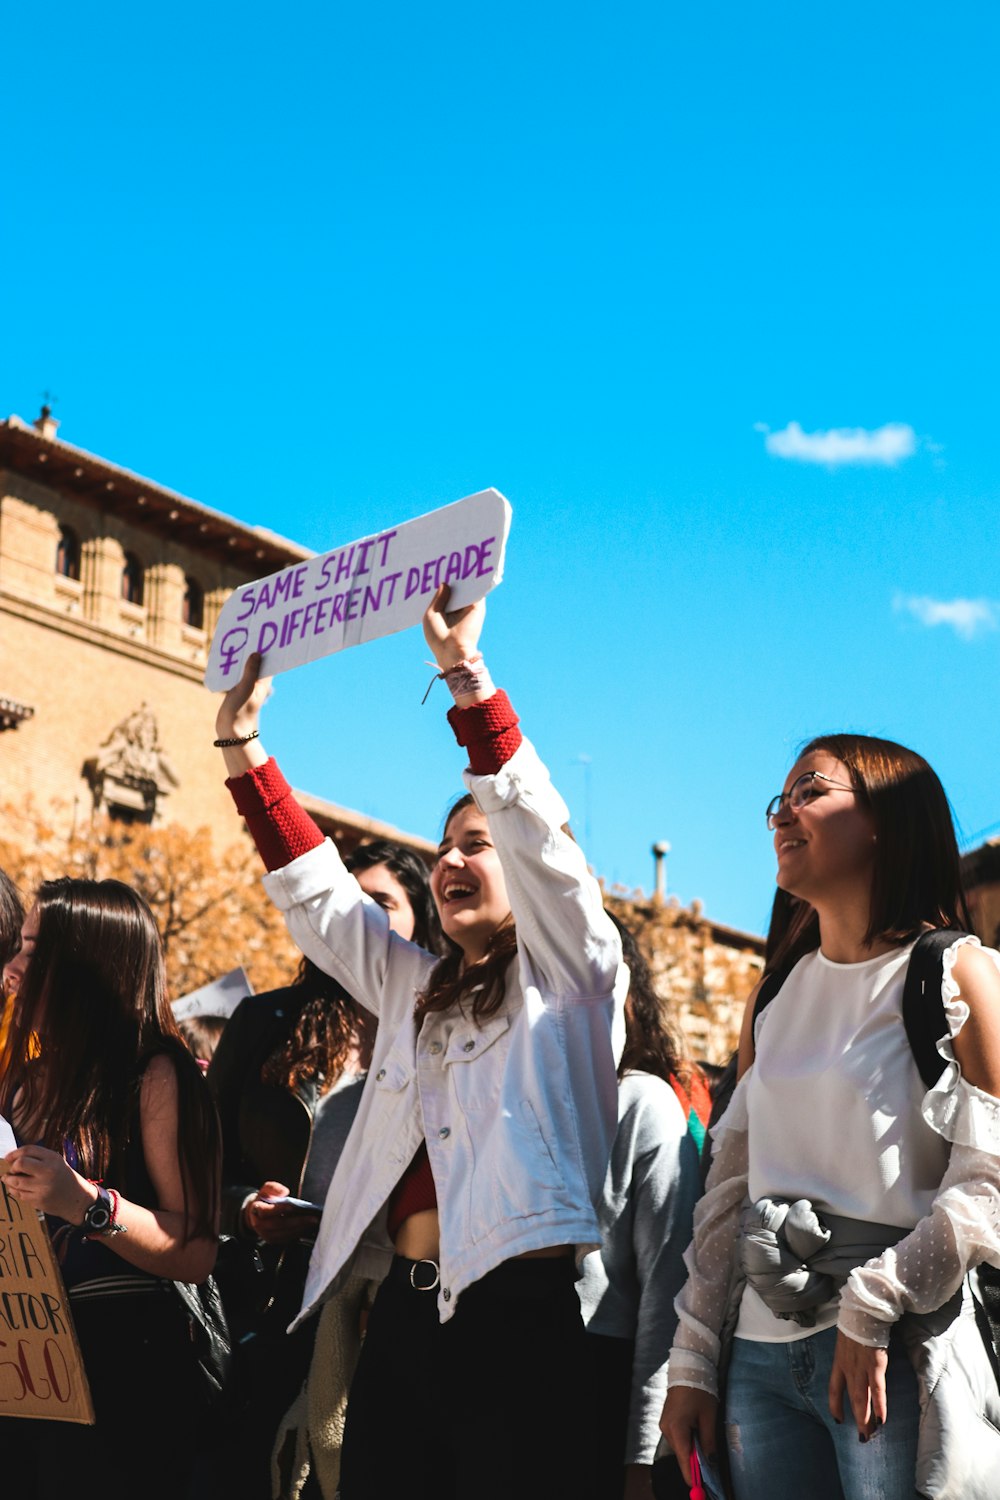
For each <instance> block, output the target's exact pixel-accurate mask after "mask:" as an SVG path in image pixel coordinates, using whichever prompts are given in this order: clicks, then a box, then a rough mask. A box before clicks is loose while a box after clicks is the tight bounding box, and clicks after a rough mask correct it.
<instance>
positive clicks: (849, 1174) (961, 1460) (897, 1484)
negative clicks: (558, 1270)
mask: <svg viewBox="0 0 1000 1500" xmlns="http://www.w3.org/2000/svg"><path fill="white" fill-rule="evenodd" d="M767 824H768V827H769V828H770V829H772V830H773V833H774V845H775V853H776V855H777V863H778V875H777V879H778V885H779V887H780V889H781V891H782V892H784V893H785V897H784V898H783V899H782V900H781V901H780V902H778V903H777V904H776V907H775V924H774V925H775V932H774V938H775V941H774V942H773V943H772V944H770V945H769V959H768V968H767V972H766V974H765V978H764V980H763V981H762V985H761V986H759V987H758V988H759V989H761V990H762V991H763V990H764V989H765V987H767V990H768V993H769V994H771V995H772V996H773V998H770V1000H769V1003H767V1004H766V1006H765V1007H764V1008H763V1009H762V1010H761V1011H760V1013H759V1015H758V1016H757V1017H756V1021H755V1017H754V1011H755V1006H754V1005H753V1004H750V1005H748V1007H747V1015H746V1019H745V1022H744V1029H743V1037H742V1042H741V1068H742V1075H743V1076H742V1079H741V1082H740V1084H739V1085H738V1087H737V1089H736V1092H735V1094H734V1095H733V1099H732V1102H731V1104H730V1106H729V1109H728V1110H727V1112H726V1114H725V1116H724V1118H723V1119H722V1121H721V1122H720V1125H719V1127H718V1128H717V1130H716V1131H715V1133H714V1134H715V1147H716V1155H715V1159H714V1163H713V1167H712V1171H711V1173H710V1174H709V1178H708V1184H707V1191H706V1195H705V1197H704V1199H703V1200H702V1202H701V1204H700V1205H699V1208H698V1210H697V1212H696V1216H695V1236H694V1241H693V1244H692V1247H691V1251H690V1253H689V1257H688V1267H689V1279H688V1282H687V1284H686V1285H685V1287H684V1289H683V1291H682V1293H681V1295H680V1297H679V1298H678V1303H677V1306H678V1311H679V1314H680V1323H679V1327H678V1332H677V1337H676V1339H675V1342H674V1347H673V1350H672V1352H671V1356H670V1391H669V1394H668V1397H667V1403H666V1406H665V1409H664V1416H663V1427H664V1431H665V1433H666V1435H667V1437H668V1439H669V1441H670V1443H671V1445H672V1447H673V1448H674V1451H675V1452H676V1453H677V1455H678V1457H679V1458H680V1461H681V1464H682V1467H684V1468H685V1470H686V1469H687V1466H688V1463H689V1459H690V1452H691V1448H692V1444H693V1441H694V1440H695V1439H696V1438H697V1439H698V1441H699V1442H700V1444H701V1445H702V1447H703V1449H704V1451H705V1452H706V1453H708V1454H710V1453H711V1452H712V1450H713V1448H714V1442H715V1438H714V1432H715V1419H716V1411H717V1383H718V1373H719V1368H720V1363H721V1364H725V1363H726V1361H727V1358H728V1361H729V1370H728V1386H727V1396H726V1412H725V1433H726V1449H727V1454H728V1459H729V1463H730V1465H731V1470H732V1481H733V1486H734V1489H735V1493H736V1496H737V1500H750V1497H753V1496H757V1495H761V1494H765V1493H766V1494H767V1495H769V1496H771V1497H773V1500H792V1497H793V1496H794V1497H796V1500H797V1497H799V1496H801V1495H802V1494H806V1493H807V1494H809V1495H811V1496H817V1497H822V1500H862V1497H867V1496H870V1495H874V1494H878V1495H879V1496H880V1497H884V1500H911V1497H912V1496H913V1494H914V1492H915V1490H918V1491H919V1493H921V1494H927V1495H932V1496H936V1495H939V1494H940V1495H944V1494H948V1495H951V1494H959V1493H960V1494H962V1495H963V1496H964V1497H966V1500H986V1497H987V1496H991V1495H994V1494H995V1485H996V1473H997V1465H998V1463H1000V1448H998V1446H997V1438H996V1433H995V1430H994V1429H995V1427H996V1424H997V1420H998V1415H1000V1413H998V1410H997V1391H996V1381H995V1378H994V1377H993V1375H992V1372H991V1371H990V1366H989V1362H988V1360H987V1355H986V1352H985V1350H984V1346H983V1343H982V1340H981V1339H980V1338H979V1335H978V1331H977V1327H976V1321H975V1312H976V1308H975V1302H974V1292H973V1289H972V1287H971V1284H970V1283H968V1282H967V1281H966V1277H967V1273H968V1272H969V1271H971V1270H972V1269H973V1268H975V1267H977V1266H979V1265H981V1264H983V1263H989V1264H991V1265H994V1266H1000V1098H998V1096H1000V956H998V955H997V954H996V953H994V952H993V951H992V950H990V949H981V948H980V947H979V946H978V942H977V940H976V939H975V938H974V937H971V936H970V935H969V928H970V924H969V918H968V912H967V910H966V906H965V901H964V898H963V895H962V889H961V879H960V869H959V856H958V849H957V845H956V841H955V835H954V829H953V826H952V820H951V813H950V809H949V807H948V802H947V799H946V797H945V794H944V791H943V789H942V787H941V783H940V782H939V780H938V778H937V776H936V775H935V774H934V772H933V771H932V770H931V768H930V766H929V765H928V764H927V762H926V761H925V760H923V758H922V757H921V756H919V755H916V754H915V753H914V752H913V751H911V750H907V749H905V748H903V747H902V746H900V745H897V744H894V743H893V742H891V741H888V740H880V739H872V738H868V737H866V736H862V735H849V734H839V735H825V736H822V737H820V738H818V739H815V740H813V741H811V742H810V743H809V744H808V745H807V746H806V747H805V749H804V750H803V751H802V753H801V754H800V756H799V758H798V759H797V761H796V763H795V765H794V766H793V767H792V769H791V771H790V772H789V773H788V776H787V778H786V780H785V786H784V789H783V791H782V792H781V793H780V795H779V796H777V797H775V798H774V799H773V801H772V802H771V803H770V804H769V806H768V809H767ZM935 928H936V929H952V930H954V933H955V938H954V941H953V942H952V943H951V944H950V945H947V946H946V947H945V951H944V954H943V970H942V973H943V979H942V983H941V986H940V998H938V996H937V995H936V994H932V993H930V992H929V991H928V990H927V988H926V984H925V986H924V990H923V992H922V998H920V1000H919V1006H918V1008H917V1011H916V1012H915V1019H916V1022H917V1023H919V1021H920V1017H921V1016H923V1017H925V1020H924V1025H925V1027H934V1029H933V1030H932V1031H931V1033H930V1035H931V1039H932V1041H933V1042H935V1043H936V1049H937V1053H938V1054H939V1058H940V1068H941V1072H940V1077H939V1078H938V1081H937V1082H936V1083H935V1084H933V1086H932V1087H930V1088H928V1087H927V1085H926V1084H925V1083H924V1082H922V1076H921V1073H920V1072H919V1071H918V1066H917V1060H916V1057H915V1052H914V1048H913V1045H911V1040H912V1039H911V1035H910V1034H909V1032H908V1029H907V1024H905V1023H904V1014H903V991H904V985H905V981H906V975H907V969H908V965H909V963H910V958H911V954H912V952H913V948H914V944H915V943H917V941H918V939H920V938H921V937H922V935H923V934H924V933H926V932H928V931H930V930H932V929H935ZM945 943H946V944H947V940H945ZM771 976H774V977H773V978H772V977H771ZM775 991H776V993H775ZM755 994H756V992H755ZM752 998H753V997H752ZM762 998H763V995H762ZM942 1005H943V1012H942V1008H941V1007H942ZM935 1011H936V1012H937V1015H938V1016H939V1017H941V1016H942V1015H943V1019H942V1020H940V1021H939V1023H935V1021H934V1016H935ZM980 1368H985V1372H986V1373H985V1376H984V1377H983V1379H982V1381H981V1383H980V1384H979V1386H978V1390H977V1389H976V1381H977V1379H978V1378H979V1377H978V1375H977V1373H976V1372H977V1370H979V1369H980ZM963 1370H964V1371H966V1376H965V1378H967V1379H968V1381H969V1382H970V1383H969V1384H966V1385H965V1386H964V1387H963V1389H962V1390H961V1391H960V1392H958V1393H957V1394H956V1390H955V1386H954V1384H953V1381H952V1378H951V1377H953V1376H954V1375H955V1374H956V1373H961V1372H962V1371H963ZM949 1372H950V1374H949ZM918 1378H919V1380H920V1382H921V1387H920V1394H919V1396H918ZM945 1408H947V1412H948V1415H947V1417H944V1416H942V1412H943V1411H944V1410H945ZM991 1434H992V1437H991ZM859 1439H860V1442H859Z"/></svg>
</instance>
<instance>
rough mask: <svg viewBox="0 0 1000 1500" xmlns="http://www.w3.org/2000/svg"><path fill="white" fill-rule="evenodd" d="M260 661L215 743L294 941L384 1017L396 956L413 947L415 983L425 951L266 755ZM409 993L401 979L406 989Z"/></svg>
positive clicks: (227, 704) (231, 699)
mask: <svg viewBox="0 0 1000 1500" xmlns="http://www.w3.org/2000/svg"><path fill="white" fill-rule="evenodd" d="M260 662H261V659H260V657H259V656H258V655H256V654H253V655H251V656H249V657H248V658H247V662H246V665H245V667H244V669H243V675H242V677H241V678H240V680H239V682H238V683H237V684H236V685H235V686H234V687H232V688H230V690H229V692H228V693H226V695H225V697H224V698H223V700H222V703H221V705H220V708H219V712H218V716H217V718H216V733H217V736H218V738H217V740H216V744H217V745H218V746H219V748H220V749H221V751H222V753H223V756H224V758H225V763H226V770H227V771H228V772H229V779H228V780H227V782H226V785H227V786H228V788H229V790H230V792H231V794H232V797H233V801H234V802H235V803H236V808H237V811H238V812H239V813H241V814H242V816H243V817H244V819H245V820H246V824H247V827H248V828H249V830H250V833H251V835H252V837H253V840H254V843H255V844H256V845H257V849H258V852H259V853H260V856H261V858H262V859H263V861H264V864H265V866H266V867H267V870H268V872H269V874H268V876H266V877H265V880H264V885H265V888H266V890H267V892H268V895H269V896H270V897H271V899H272V900H273V901H274V903H275V905H276V906H277V907H278V908H279V910H281V911H283V912H284V913H285V920H286V922H287V923H288V928H289V931H290V933H291V935H292V938H293V940H294V941H295V943H296V944H297V945H298V947H299V948H300V949H301V950H302V952H303V953H305V954H306V956H307V957H308V958H311V959H312V961H313V963H315V964H316V965H317V966H318V967H319V968H321V969H323V970H324V972H325V973H327V974H332V975H333V976H334V977H335V978H336V979H338V980H339V981H340V983H341V984H342V985H343V986H344V988H345V989H346V990H347V991H348V993H349V994H351V995H353V996H354V998H355V999H356V1000H358V1001H359V1002H360V1003H361V1004H362V1005H364V1006H365V1008H366V1009H367V1010H370V1011H371V1012H372V1014H373V1015H376V1016H377V1015H379V1014H380V1013H381V1010H382V995H383V990H384V987H385V981H386V975H387V972H388V967H389V962H390V958H391V957H392V956H393V955H394V954H396V953H397V952H398V951H400V950H407V949H408V950H410V952H409V954H408V955H407V956H405V957H404V956H402V955H401V956H400V959H399V966H400V968H402V969H406V970H407V972H408V973H409V971H411V970H412V977H413V979H414V982H416V979H417V976H419V975H420V974H421V973H422V972H423V970H424V969H425V968H426V955H424V954H423V953H422V950H420V949H418V948H415V947H414V946H413V944H410V943H405V942H404V941H403V939H401V938H397V937H394V936H393V934H392V933H391V932H390V931H389V923H388V920H387V918H386V915H385V912H384V911H383V910H382V908H381V907H380V906H378V905H377V904H376V903H375V902H374V901H372V900H371V899H370V898H369V897H367V896H366V895H365V894H364V893H363V892H362V890H361V887H360V886H359V885H358V883H357V881H356V880H355V879H354V877H353V875H351V874H350V873H349V872H348V870H347V869H345V867H344V864H343V861H342V860H341V858H340V854H339V852H338V850H337V849H336V847H335V846H334V844H333V843H332V842H331V841H330V840H329V839H324V837H323V833H322V831H321V830H320V829H319V828H318V827H317V825H316V824H315V823H314V822H313V820H312V818H310V816H309V814H308V813H307V812H306V811H305V810H304V809H303V808H302V807H301V806H300V804H299V803H298V801H297V800H296V798H295V794H294V793H293V791H292V789H291V787H290V786H289V785H288V783H287V781H286V780H285V778H284V776H283V775H282V774H281V771H280V770H279V769H278V766H277V764H276V762H275V761H274V760H273V759H271V758H269V757H268V754H267V752H266V750H265V749H264V747H263V745H262V744H261V740H260V711H261V708H262V707H263V705H264V703H265V702H266V701H267V699H268V697H269V696H270V693H271V683H270V679H269V678H262V677H259V676H258V673H259V671H260ZM400 978H401V981H402V976H400ZM405 989H406V985H405V982H401V993H403V994H405Z"/></svg>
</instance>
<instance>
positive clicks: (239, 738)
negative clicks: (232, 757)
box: [212, 729, 260, 750]
mask: <svg viewBox="0 0 1000 1500" xmlns="http://www.w3.org/2000/svg"><path fill="white" fill-rule="evenodd" d="M259 738H260V730H259V729H252V730H251V731H250V733H249V734H234V735H233V736H232V737H231V738H230V739H228V740H213V741H212V744H213V745H214V746H215V748H216V749H217V750H230V749H232V747H233V746H234V745H249V743H250V741H251V740H256V739H259Z"/></svg>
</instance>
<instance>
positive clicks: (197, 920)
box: [0, 804, 299, 998]
mask: <svg viewBox="0 0 1000 1500" xmlns="http://www.w3.org/2000/svg"><path fill="white" fill-rule="evenodd" d="M67 826H68V819H67V817H66V811H65V809H63V808H61V807H58V806H54V807H52V808H51V809H50V810H49V811H48V812H43V811H42V810H40V809H39V808H37V807H35V806H33V805H31V804H29V805H27V806H26V807H10V806H7V807H4V808H2V809H0V868H2V869H5V870H6V871H7V873H8V875H9V876H10V877H11V879H12V880H14V881H15V882H16V883H17V885H18V886H19V887H20V889H21V893H22V895H23V897H24V899H25V901H26V902H28V901H30V898H31V893H32V891H33V890H34V889H35V887H36V886H37V885H38V884H39V882H40V881H42V880H50V879H53V878H54V877H55V876H58V875H74V876H78V877H80V878H82V879H86V880H121V881H124V882H125V883H126V884H127V885H131V886H133V887H134V888H135V889H136V890H138V891H141V893H142V894H143V896H145V898H146V900H147V901H148V902H149V904H150V907H151V908H152V911H153V915H154V916H155V918H156V924H157V927H158V928H159V931H160V937H161V938H162V940H163V949H164V953H165V954H166V961H167V978H168V982H169V985H170V994H171V997H172V998H178V997H179V996H181V995H184V994H187V993H188V992H189V991H190V990H193V989H197V988H198V986H199V985H202V984H207V983H209V982H210V981H211V980H213V979H218V978H219V977H220V975H222V974H225V973H227V972H228V971H229V970H230V969H233V968H235V967H236V966H237V965H238V964H242V965H243V967H244V968H245V969H246V971H247V973H248V975H249V976H250V980H251V983H252V984H253V987H254V989H255V990H256V991H258V992H260V991H262V990H267V989H274V988H276V987H278V986H279V985H283V984H287V983H289V981H290V980H291V978H292V977H293V975H294V973H295V969H296V967H297V964H298V960H299V954H298V953H297V951H296V949H295V948H294V946H293V944H292V943H291V941H290V939H289V938H288V935H287V933H286V931H285V924H284V922H283V921H282V919H281V916H280V914H279V913H278V912H277V911H276V910H275V908H274V907H273V906H272V905H271V903H270V901H269V900H268V898H267V896H266V895H265V894H264V890H263V887H262V886H261V883H260V874H261V869H260V862H259V860H258V858H257V855H256V854H255V853H254V850H253V847H252V845H251V844H250V841H249V839H248V838H244V840H243V841H242V842H241V843H239V844H235V845H233V846H231V847H230V848H228V849H225V850H223V851H222V852H221V853H220V852H217V851H216V850H215V849H214V848H213V845H212V840H211V837H210V835H209V832H208V830H207V829H204V828H202V829H197V830H195V831H194V832H191V831H189V830H188V829H186V828H183V827H181V826H180V825H178V824H176V823H172V824H169V825H167V826H165V827H161V828H157V827H150V826H148V825H145V824H140V823H131V824H129V823H122V822H120V821H118V820H117V819H113V818H110V817H108V816H107V815H106V814H103V815H98V816H95V817H94V818H93V819H87V820H85V821H83V822H81V823H78V824H77V825H75V826H73V827H72V828H71V830H70V832H69V833H67V832H66V828H67Z"/></svg>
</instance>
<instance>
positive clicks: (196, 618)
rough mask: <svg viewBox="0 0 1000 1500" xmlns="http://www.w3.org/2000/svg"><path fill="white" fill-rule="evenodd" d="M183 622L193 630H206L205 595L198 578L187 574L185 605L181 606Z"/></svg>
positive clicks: (185, 580) (185, 579)
mask: <svg viewBox="0 0 1000 1500" xmlns="http://www.w3.org/2000/svg"><path fill="white" fill-rule="evenodd" d="M181 620H182V621H183V622H184V624H185V625H190V626H191V628H192V630H204V628H205V594H204V591H203V589H202V586H201V584H200V583H199V582H198V580H197V578H192V577H191V575H190V574H187V575H186V576H185V578H184V603H183V604H182V605H181Z"/></svg>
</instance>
